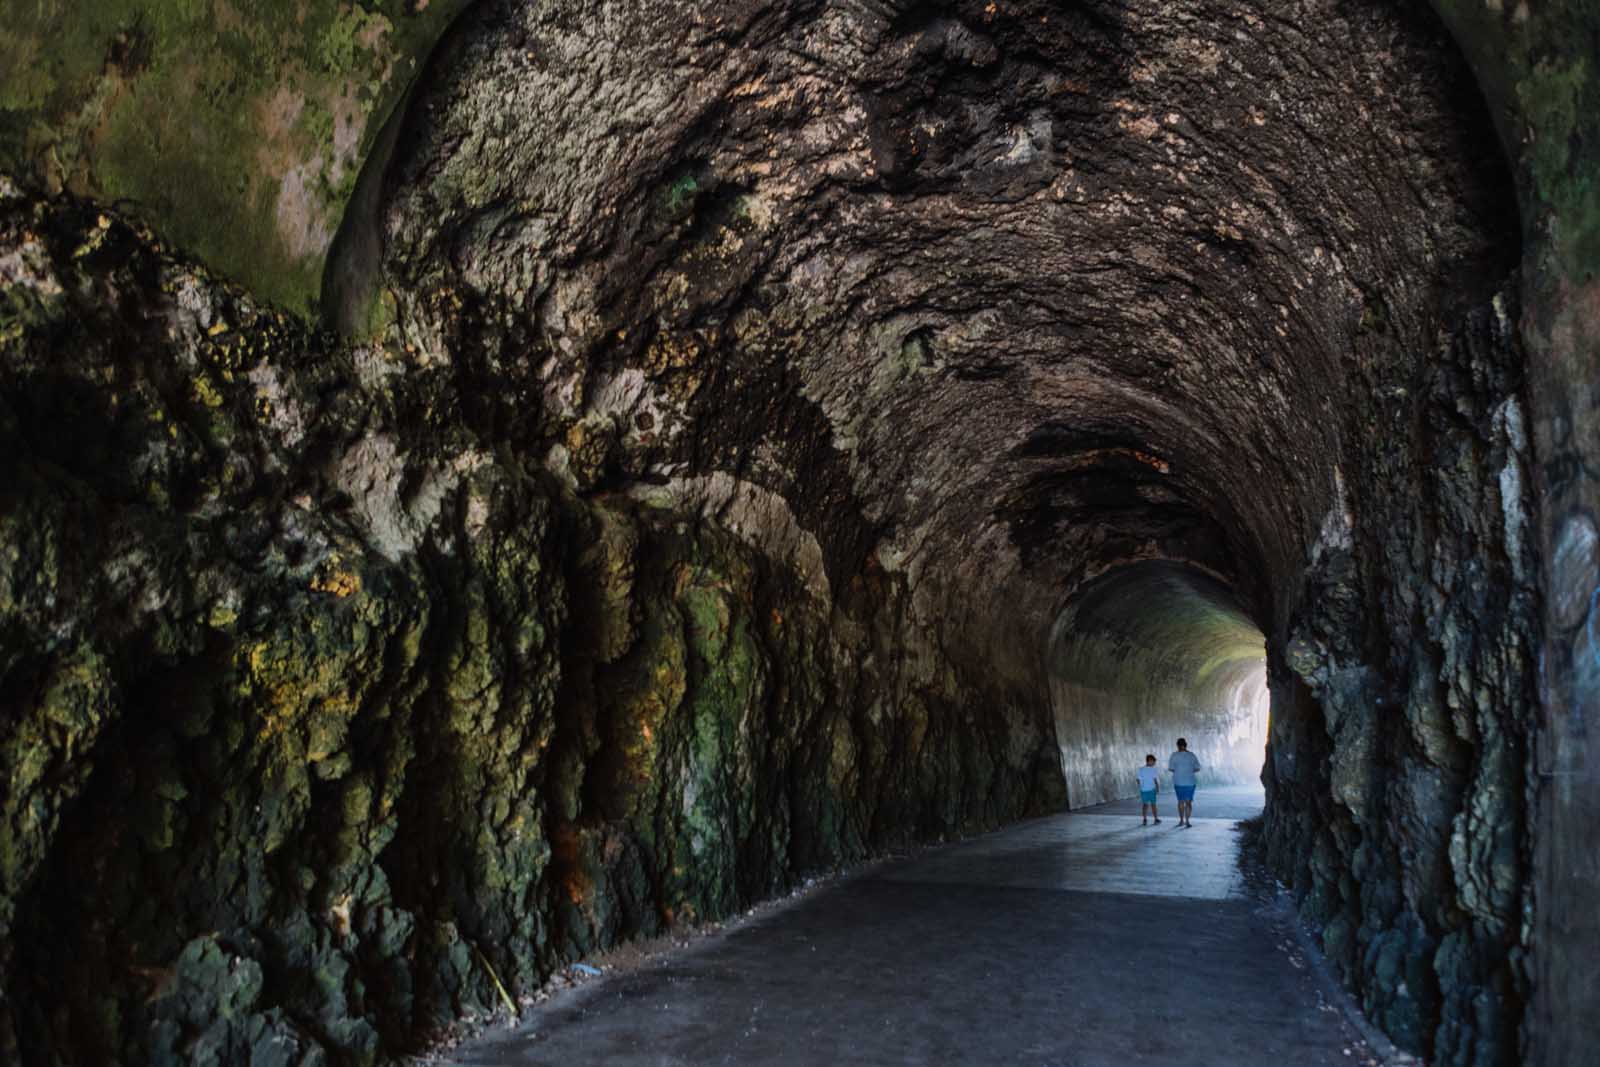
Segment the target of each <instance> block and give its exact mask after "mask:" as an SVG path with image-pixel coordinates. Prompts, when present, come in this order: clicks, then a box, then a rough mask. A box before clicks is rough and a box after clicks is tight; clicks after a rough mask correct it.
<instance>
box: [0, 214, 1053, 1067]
mask: <svg viewBox="0 0 1600 1067" xmlns="http://www.w3.org/2000/svg"><path fill="white" fill-rule="evenodd" d="M0 269H3V270H4V271H5V272H6V281H7V290H6V292H7V305H6V317H5V333H4V341H3V344H4V356H5V361H4V369H3V375H4V377H3V383H4V387H5V392H4V395H5V398H6V403H5V405H4V407H3V408H0V432H3V434H4V448H3V454H4V457H5V458H4V464H5V477H4V482H5V484H6V485H7V486H8V490H7V492H8V499H7V506H6V510H5V513H4V516H3V523H4V537H3V543H4V544H5V546H6V549H5V552H4V555H3V556H0V566H3V571H0V620H3V626H4V633H5V643H4V660H3V661H0V691H3V693H4V695H5V703H6V707H7V716H6V719H5V722H4V727H3V733H0V752H3V753H4V759H5V761H6V774H7V779H8V781H9V783H10V786H11V788H10V789H9V790H8V791H7V794H6V799H5V803H4V810H3V817H4V826H5V842H6V848H5V852H4V855H3V857H0V858H3V861H4V865H3V867H0V966H3V967H4V969H5V973H6V976H7V978H6V989H7V995H6V1000H5V1004H4V1009H5V1011H4V1016H3V1018H0V1039H3V1043H0V1048H4V1049H5V1051H6V1053H7V1057H8V1058H13V1059H14V1058H16V1057H18V1056H20V1057H22V1058H23V1059H24V1060H26V1061H29V1062H51V1061H55V1060H62V1061H66V1062H106V1061H109V1060H123V1061H128V1062H138V1061H144V1060H146V1059H149V1060H154V1061H158V1062H164V1061H169V1060H171V1059H173V1058H175V1057H176V1058H179V1059H186V1060H194V1061H208V1062H210V1061H217V1062H232V1061H235V1060H240V1059H243V1058H244V1057H246V1056H247V1055H254V1056H257V1057H267V1059H269V1060H271V1061H272V1062H313V1061H319V1060H320V1059H322V1058H324V1057H331V1058H332V1059H333V1060H337V1061H345V1060H352V1061H366V1060H370V1059H372V1058H373V1057H375V1056H377V1055H378V1054H379V1052H380V1051H387V1052H390V1053H393V1052H398V1051H401V1050H404V1049H406V1048H410V1047H414V1046H415V1044H416V1042H417V1041H419V1040H420V1039H422V1038H423V1037H425V1036H426V1035H428V1034H429V1033H431V1032H435V1031H436V1030H437V1029H438V1028H440V1027H442V1026H444V1025H445V1024H446V1023H448V1022H450V1021H451V1020H453V1019H455V1018H456V1017H458V1016H460V1015H463V1014H472V1013H482V1012H487V1011H491V1010H495V1009H496V1008H497V1007H498V1004H499V1000H500V997H501V996H503V995H505V994H503V993H502V992H501V990H502V988H503V989H505V990H507V991H515V992H517V993H526V992H528V991H531V990H532V989H535V988H537V986H538V985H539V983H540V981H541V980H542V979H543V977H544V976H546V975H548V974H549V973H550V972H551V971H552V969H554V968H555V967H556V966H558V965H559V964H560V963H561V962H563V961H565V960H567V959H571V958H575V957H576V956H578V955H581V954H584V953H587V952H588V951H590V950H592V949H594V948H598V947H603V946H606V945H609V944H612V943H614V942H615V941H617V940H618V939H620V938H624V937H629V936H635V935H639V934H651V933H656V932H658V931H660V930H663V929H666V928H668V927H669V926H671V925H672V924H675V923H679V922H686V921H694V920H696V919H710V918H716V917H720V916H724V915H726V914H728V913H729V912H730V911H732V910H733V909H735V908H738V907H740V906H741V905H744V904H747V903H749V902H751V901H753V900H755V899H758V898H761V897H764V896H767V895H770V894H772V893H775V892H778V891H780V890H782V889H784V888H786V887H787V886H789V885H790V884H792V882H793V881H794V880H795V879H796V878H797V877H798V876H799V875H800V874H801V873H803V872H805V871H809V870H814V869H817V868H822V867H827V866H831V865H834V864H837V863H840V862H842V861H845V860H848V859H851V858H854V857H859V856H862V855H865V854H866V853H867V852H869V851H870V850H872V849H875V848H882V847H884V846H885V845H887V844H891V843H894V842H899V841H905V840H909V839H912V838H915V837H926V836H937V835H940V834H945V833H951V832H957V831H960V830H962V829H968V828H973V827H978V826H988V825H994V824H997V823H999V822H1001V821H1004V820H1007V819H1012V818H1016V817H1018V816H1020V815H1023V814H1027V813H1030V812H1041V811H1047V810H1052V809H1053V808H1055V807H1058V806H1059V804H1060V802H1061V800H1062V797H1061V794H1060V774H1059V769H1058V767H1057V766H1056V763H1055V760H1054V756H1053V751H1054V745H1053V739H1052V737H1051V735H1050V732H1049V721H1048V718H1047V717H1046V716H1045V714H1044V712H1043V710H1042V709H1043V704H1042V701H1041V699H1040V696H1041V694H1040V693H1038V692H1037V691H1029V690H1027V689H1026V688H1025V687H1020V686H1018V687H1012V688H1007V687H1006V686H1004V685H1003V684H996V682H995V681H994V679H992V678H990V677H986V676H984V675H982V674H979V673H976V672H975V671H974V670H973V669H972V665H970V664H969V665H963V664H960V663H958V662H954V661H952V660H950V659H948V658H946V657H944V656H943V655H942V654H941V653H940V651H939V649H938V646H937V625H936V624H935V625H934V626H933V627H931V628H924V627H922V626H917V625H912V623H911V620H910V619H909V618H908V615H909V614H910V613H911V612H912V611H913V610H914V608H913V606H912V604H911V602H910V598H909V597H908V596H907V592H906V588H905V583H904V581H903V580H899V579H896V578H893V577H892V576H888V575H885V574H884V573H883V572H882V571H881V570H878V569H867V570H865V571H864V572H863V573H861V574H858V575H856V576H855V581H854V583H853V585H852V586H851V587H849V588H848V589H845V590H842V591H841V592H840V593H839V594H838V595H837V596H834V595H819V594H818V591H817V589H816V588H814V587H813V586H811V585H808V575H807V574H806V573H805V572H804V571H803V569H802V568H801V567H800V566H797V564H796V560H795V559H793V558H791V557H790V556H788V555H775V554H773V553H771V552H770V551H768V550H767V549H766V547H765V546H764V545H763V544H762V542H761V541H760V540H759V537H760V535H761V533H762V530H761V529H760V524H761V523H762V522H763V521H772V522H776V521H777V519H776V518H775V517H774V516H781V515H783V514H786V513H785V512H784V511H783V509H782V507H781V502H777V503H765V504H763V503H762V502H759V501H758V502H754V503H750V502H746V503H745V504H744V505H742V510H741V507H740V506H739V505H738V504H737V503H736V502H733V501H724V502H723V503H722V508H723V509H724V511H725V512H728V513H737V514H741V515H743V516H745V518H746V520H747V521H748V522H749V523H750V524H751V526H750V527H749V528H746V529H745V530H744V532H745V534H746V535H747V536H744V537H742V538H741V536H740V534H739V533H738V532H737V530H738V529H739V524H738V523H737V522H733V521H730V522H722V521H717V518H718V517H717V516H716V515H702V514H698V513H694V512H691V511H688V510H686V509H684V508H681V507H678V508H667V507H661V506H659V505H658V504H656V503H652V502H650V501H648V500H637V499H632V498H630V497H628V496H627V495H626V494H595V495H590V496H587V497H582V498H580V497H578V496H575V495H574V494H573V493H572V492H571V490H570V489H569V488H567V487H565V486H563V485H562V484H560V483H559V482H558V480H557V479H555V478H554V477H552V476H551V475H550V474H549V473H547V472H546V471H544V470H543V469H542V468H541V467H539V466H538V465H537V464H535V463H532V462H530V461H529V460H528V459H527V458H526V457H523V456H519V455H518V454H516V453H515V452H514V451H512V450H511V449H509V448H508V445H507V442H506V441H505V440H504V439H496V438H494V437H490V436H483V435H480V434H479V433H478V432H476V431H475V429H474V413H473V412H472V410H471V407H470V402H469V401H468V399H467V398H466V397H465V396H464V395H463V389H462V387H463V378H462V375H461V372H460V370H459V369H458V368H455V367H449V366H436V367H433V368H428V367H426V366H424V365H420V364H419V363H418V362H416V361H415V360H412V359H409V358H408V357H407V355H406V354H405V353H404V351H403V350H398V349H394V350H390V349H385V348H382V347H377V346H374V347H367V348H360V349H355V350H351V349H346V348H340V347H338V346H337V345H335V344H334V343H333V342H331V341H330V339H328V338H326V337H322V336H318V335H315V334H313V333H310V332H308V331H307V330H306V329H304V328H303V327H302V326H300V325H298V324H296V323H294V322H293V321H291V320H287V319H285V318H284V317H283V316H282V315H281V313H277V312H274V311H272V310H271V309H269V308H264V307H261V306H259V305H257V304H256V303H255V302H254V301H252V300H251V299H250V298H249V297H248V296H247V295H245V294H243V293H241V292H240V291H238V290H235V289H231V288H229V287H227V286H226V285H224V284H222V283H220V282H217V281H215V280H213V279H211V278H209V277H207V276H206V275H205V274H204V273H203V272H202V271H201V270H199V269H198V268H196V267H195V266H193V265H192V264H188V263H185V262H183V261H181V260H176V259H174V258H172V257H170V256H168V255H166V254H162V253H158V252H156V251H154V249H153V246H152V243H151V240H150V238H149V235H148V234H146V233H143V232H141V231H139V230H138V229H136V228H134V227H132V226H130V225H129V224H128V223H126V222H125V221H123V220H122V219H121V218H119V217H117V216H115V215H114V214H111V213H109V212H107V211H106V210H105V209H103V208H96V207H95V206H93V205H89V204H83V203H79V202H75V201H56V202H53V203H48V204H46V203H42V202H38V201H34V200H31V199H29V198H25V197H21V196H19V195H17V194H16V191H15V190H14V189H7V190H6V196H5V199H4V202H3V203H0ZM529 414H530V416H532V417H537V416H538V413H537V412H530V413H529ZM789 521H790V522H791V523H792V520H789ZM781 532H782V531H780V533H781ZM794 536H799V535H794ZM778 543H780V544H781V543H782V542H781V540H780V541H779V542H778ZM791 547H792V546H791ZM813 551H814V550H813ZM798 555H799V557H800V558H801V559H803V558H804V556H805V553H803V552H802V553H799V554H798ZM811 578H812V579H813V580H814V578H815V576H811ZM979 707H981V708H982V710H983V714H982V715H977V714H975V711H976V709H977V708H979Z"/></svg>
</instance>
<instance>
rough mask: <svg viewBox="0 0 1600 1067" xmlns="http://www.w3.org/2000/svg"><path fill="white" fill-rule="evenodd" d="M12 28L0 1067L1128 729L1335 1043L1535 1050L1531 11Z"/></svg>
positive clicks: (912, 840) (1566, 1060) (588, 938)
mask: <svg viewBox="0 0 1600 1067" xmlns="http://www.w3.org/2000/svg"><path fill="white" fill-rule="evenodd" d="M124 9H126V10H124ZM202 9H204V10H202ZM225 9H226V10H225ZM8 33H9V36H4V35H0V60H3V62H0V68H3V69H4V70H5V71H6V72H7V73H3V74H0V85H3V87H4V93H5V95H4V96H0V287H3V292H4V298H3V300H0V444H3V447H0V472H3V476H0V501H3V505H4V506H3V507H0V762H3V763H4V766H5V769H6V775H7V779H6V781H7V787H6V789H5V790H4V791H3V793H0V827H3V829H0V975H3V983H0V984H3V988H4V993H3V995H0V1059H5V1060H7V1061H15V1062H21V1063H41V1064H44V1063H48V1064H75V1063H110V1062H128V1063H142V1062H160V1063H191V1062H192V1063H233V1062H239V1063H244V1062H258V1061H259V1062H262V1063H267V1062H272V1063H278V1062H282V1063H319V1062H326V1063H373V1062H388V1061H389V1060H391V1059H392V1058H394V1057H398V1056H402V1055H407V1054H412V1053H416V1052H419V1051H421V1050H424V1049H426V1048H428V1047H430V1046H431V1045H432V1043H435V1042H437V1041H438V1040H439V1039H440V1037H441V1035H444V1034H448V1033H451V1032H453V1031H452V1028H453V1027H455V1026H457V1025H458V1024H459V1023H460V1022H461V1021H462V1020H470V1019H476V1020H480V1021H481V1020H483V1019H485V1018H487V1017H489V1016H492V1015H494V1014H495V1013H499V1012H502V1011H505V1012H507V1013H508V1014H510V1015H512V1016H515V1015H516V1014H518V1012H519V1011H520V1010H521V1009H520V1007H519V1005H522V1006H525V1005H526V1004H527V1003H531V1000H530V998H532V997H533V996H534V995H535V994H536V993H538V991H540V990H541V989H545V988H547V987H548V983H549V981H550V980H551V979H552V976H554V975H557V974H560V973H565V969H567V968H569V967H570V966H571V965H572V964H574V963H575V962H577V961H582V960H585V959H588V958H591V957H592V956H593V955H594V954H596V953H600V952H604V951H606V950H610V949H613V948H615V947H616V946H619V945H625V944H630V943H634V942H640V941H643V942H650V941H652V939H661V938H668V939H670V938H672V937H675V936H677V935H678V933H679V932H680V931H684V930H690V929H695V928H698V927H701V926H704V925H705V924H715V923H719V922H722V921H724V920H726V919H728V918H730V917H732V916H736V915H738V914H740V913H741V912H747V911H749V910H750V909H752V908H754V907H755V906H756V905H758V904H759V903H760V902H762V901H767V900H771V899H774V898H778V897H782V896H784V895H785V894H788V893H790V892H791V891H794V890H795V889H796V888H797V887H800V886H803V885H805V884H806V883H807V881H808V880H809V879H810V878H812V877H813V876H814V875H816V874H817V873H818V872H826V871H837V870H841V869H849V868H852V867H853V866H854V865H859V864H861V863H863V862H866V861H869V860H872V859H874V858H877V857H883V856H885V855H889V854H891V853H895V852H896V851H897V850H900V851H903V850H907V849H912V848H920V847H922V846H926V845H931V844H934V843H937V842H942V841H946V840H951V839H955V838H961V837H965V836H968V835H973V834H978V833H981V832H985V831H990V830H994V829H996V828H999V827H1002V826H1007V825H1010V824H1016V823H1018V822H1019V821H1024V820H1036V819H1041V818H1046V817H1053V816H1055V815H1057V814H1059V813H1061V812H1069V811H1074V810H1078V809H1084V808H1089V807H1092V806H1095V805H1099V804H1103V803H1106V802H1111V801H1117V800H1119V799H1123V798H1127V797H1130V796H1131V795H1132V794H1133V791H1134V784H1133V783H1134V778H1133V775H1134V771H1135V769H1136V768H1137V767H1138V766H1139V765H1141V764H1142V763H1143V761H1144V758H1145V755H1146V753H1151V754H1155V755H1156V756H1157V757H1158V759H1159V762H1160V764H1161V765H1162V766H1163V767H1165V765H1166V761H1167V758H1168V753H1169V752H1170V751H1171V748H1172V745H1173V743H1174V741H1175V739H1176V738H1178V737H1184V738H1186V740H1187V742H1188V743H1189V744H1190V746H1191V748H1192V750H1193V751H1194V752H1195V754H1196V755H1197V757H1198V759H1199V760H1200V762H1201V764H1202V766H1203V768H1205V773H1207V774H1208V775H1209V777H1208V778H1206V779H1205V782H1206V783H1209V784H1216V785H1233V786H1239V785H1248V786H1252V787H1255V786H1257V785H1259V787H1260V788H1261V790H1262V791H1263V795H1264V805H1265V810H1264V813H1263V815H1262V817H1261V819H1260V821H1259V823H1258V824H1256V828H1255V830H1254V831H1253V833H1254V836H1255V839H1256V841H1257V842H1258V848H1259V857H1260V862H1261V863H1262V864H1263V865H1264V869H1265V870H1266V871H1268V872H1269V873H1270V876H1271V879H1272V881H1273V883H1274V885H1275V886H1277V887H1281V892H1282V893H1283V894H1285V895H1286V899H1288V900H1289V901H1290V902H1291V903H1290V905H1289V906H1290V907H1291V908H1292V911H1293V913H1294V916H1295V921H1296V922H1297V923H1298V924H1300V926H1301V927H1302V928H1303V930H1304V931H1306V932H1307V933H1306V936H1308V937H1309V938H1310V941H1311V943H1312V944H1313V945H1314V950H1315V953H1316V954H1317V955H1318V956H1319V958H1320V959H1321V960H1322V962H1321V963H1319V966H1325V967H1326V968H1327V969H1328V972H1329V973H1330V974H1331V975H1332V976H1333V979H1334V980H1335V981H1336V982H1337V983H1338V984H1339V985H1340V986H1342V988H1343V990H1344V991H1345V993H1346V994H1347V995H1348V996H1349V997H1351V998H1352V1000H1353V1002H1354V1003H1355V1004H1356V1005H1357V1007H1358V1008H1359V1011H1360V1013H1361V1014H1362V1016H1363V1017H1364V1019H1365V1020H1366V1021H1367V1023H1366V1024H1370V1026H1372V1027H1373V1028H1375V1032H1379V1033H1381V1034H1383V1035H1385V1040H1390V1041H1392V1042H1393V1043H1394V1045H1395V1046H1396V1047H1397V1048H1399V1049H1401V1050H1404V1051H1405V1052H1407V1053H1410V1054H1413V1055H1416V1056H1419V1057H1425V1058H1426V1061H1427V1062H1429V1063H1436V1064H1462V1065H1467V1064H1471V1065H1491V1064H1508V1063H1522V1062H1527V1063H1539V1064H1547V1065H1560V1064H1575V1063H1580V1062H1585V1059H1586V1056H1587V1052H1586V1051H1585V1050H1588V1049H1592V1047H1593V1042H1594V1038H1595V1037H1596V1036H1597V1033H1596V1023H1595V1022H1594V1020H1595V1019H1596V1018H1600V1015H1597V1014H1596V1013H1595V1012H1594V1011H1593V1008H1594V1007H1595V1006H1596V1004H1597V1003H1600V985H1597V983H1596V979H1595V977H1594V975H1593V971H1592V968H1591V967H1589V965H1588V962H1587V961H1588V960H1589V959H1590V958H1591V957H1592V954H1593V952H1594V951H1595V950H1596V949H1600V923H1597V919H1596V913H1595V911H1594V909H1593V907H1592V905H1591V904H1590V898H1591V896H1592V891H1593V889H1594V887H1595V886H1596V885H1597V884H1600V869H1597V868H1600V859H1597V858H1596V857H1597V856H1600V849H1597V848H1596V845H1597V843H1600V838H1597V834H1600V831H1597V830H1596V827H1597V826H1600V821H1597V819H1596V818H1595V816H1596V814H1597V812H1596V808H1597V806H1600V797H1597V796H1596V795H1595V793H1594V789H1593V785H1594V784H1595V781H1596V770H1595V767H1596V764H1595V763H1594V761H1593V760H1592V759H1591V758H1590V756H1589V752H1588V747H1587V737H1588V719H1589V716H1590V712H1591V710H1592V708H1593V707H1594V700H1595V685H1596V682H1597V679H1600V669H1597V666H1596V665H1597V664H1600V651H1597V648H1600V646H1597V645H1596V643H1595V637H1594V633H1595V626H1596V621H1595V618H1594V615H1595V612H1596V611H1597V610H1600V608H1597V606H1596V602H1595V598H1594V596H1592V595H1591V594H1592V592H1593V591H1594V590H1595V589H1596V588H1597V587H1600V550H1597V549H1596V545H1597V544H1600V539H1597V537H1596V533H1595V529H1596V527H1595V519H1594V509H1595V507H1596V498H1597V489H1596V484H1597V483H1596V480H1595V476H1594V474H1593V471H1594V469H1595V468H1596V465H1597V464H1600V437H1597V431H1596V426H1597V425H1600V421H1597V420H1596V418H1595V415H1596V410H1595V409H1596V406H1597V405H1600V389H1597V388H1596V385H1595V382H1596V371H1595V362H1594V354H1595V352H1596V351H1597V350H1600V348H1597V346H1600V281H1596V273H1595V272H1596V267H1597V264H1600V199H1597V197H1600V194H1597V193H1596V191H1595V190H1596V189H1600V185H1597V184H1596V183H1595V182H1594V174H1595V168H1596V166H1597V164H1600V148H1597V147H1596V146H1597V145H1600V126H1597V123H1600V88H1597V85H1600V83H1597V82H1596V81H1595V80H1594V79H1595V74H1594V73H1593V69H1592V68H1593V67H1594V63H1593V59H1594V56H1595V55H1597V54H1600V51H1597V46H1600V20H1597V18H1596V16H1595V15H1594V13H1593V12H1592V11H1589V10H1588V9H1587V8H1586V7H1585V6H1584V5H1581V4H1576V3H1551V4H1529V3H1519V4H1511V3H1506V4H1501V3H1499V2H1498V0H1496V2H1492V3H1487V4H1484V5H1464V4H1456V3H1453V2H1446V0H1437V2H1434V3H1431V4H1424V3H1416V2H1400V0H1396V2H1384V0H1293V2H1290V3H1287V4H1283V3H1277V4H1268V3H1263V2H1257V0H1226V2H1224V0H1181V2H1162V3H1156V2H1152V0H1124V2H1121V3H1113V2H1110V0H1070V2H1069V0H1060V2H1058V0H1007V2H1001V0H993V2H990V0H949V2H935V0H926V2H924V0H734V2H729V3H724V4H717V5H705V4H697V3H690V2H688V0H587V2H585V3H582V4H569V5H563V4H555V3H547V2H542V0H539V2H532V3H522V2H513V0H478V2H476V3H468V2H465V0H459V2H450V3H446V2H435V3H434V4H433V5H431V7H430V5H429V4H427V3H421V2H419V3H409V2H407V3H400V2H387V0H360V2H356V3H348V2H347V3H334V2H331V0H306V2H304V3H302V4H300V5H298V7H297V8H296V13H295V14H294V15H293V16H292V17H291V16H290V15H287V14H284V13H281V12H275V11H262V12H253V13H252V12H245V13H243V14H241V13H239V12H238V11H234V10H233V8H231V7H228V5H221V4H219V5H214V6H211V7H207V6H206V5H198V6H196V5H177V4H169V3H165V2H162V0H136V2H135V0H130V2H129V3H128V4H119V5H109V6H108V7H107V8H106V9H105V10H99V9H98V8H97V9H96V10H93V11H84V10H78V9H74V8H72V7H71V6H69V5H66V4H64V3H56V2H54V0H48V2H44V3H40V4H38V5H34V10H33V11H32V12H31V13H29V14H26V15H19V16H18V23H17V28H16V29H15V30H13V31H8ZM1205 787H1209V785H1207V786H1203V788H1205ZM1202 813H1203V809H1202ZM1026 825H1032V824H1031V823H1029V824H1026ZM1274 891H1280V890H1274ZM996 899H997V901H998V899H999V898H998V897H997V898H996ZM1001 906H1002V905H1001V904H999V903H996V905H995V907H996V908H999V907H1001ZM541 995H542V994H541ZM1366 1024H1364V1025H1366ZM274 1057H276V1058H274ZM1241 1062H1242V1061H1241Z"/></svg>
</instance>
